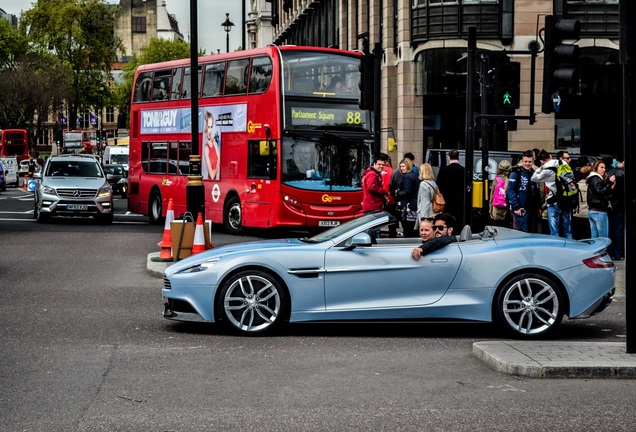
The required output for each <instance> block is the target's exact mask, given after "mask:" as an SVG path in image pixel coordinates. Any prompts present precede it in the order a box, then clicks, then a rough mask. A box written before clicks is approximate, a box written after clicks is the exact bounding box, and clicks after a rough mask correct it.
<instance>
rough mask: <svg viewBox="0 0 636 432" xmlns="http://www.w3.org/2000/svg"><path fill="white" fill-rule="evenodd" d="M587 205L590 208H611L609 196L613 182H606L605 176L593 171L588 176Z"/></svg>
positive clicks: (602, 209)
mask: <svg viewBox="0 0 636 432" xmlns="http://www.w3.org/2000/svg"><path fill="white" fill-rule="evenodd" d="M586 182H587V185H588V186H587V206H588V207H589V209H590V210H600V211H608V210H609V196H610V193H611V191H612V184H611V183H606V182H605V180H603V178H602V177H601V176H600V175H599V174H597V173H595V172H593V173H590V175H589V176H588V177H587V180H586Z"/></svg>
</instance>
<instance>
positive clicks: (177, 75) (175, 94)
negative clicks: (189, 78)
mask: <svg viewBox="0 0 636 432" xmlns="http://www.w3.org/2000/svg"><path fill="white" fill-rule="evenodd" d="M181 71H182V68H181V67H178V68H174V70H173V71H172V90H171V92H170V99H172V100H179V99H181V98H180V96H181Z"/></svg>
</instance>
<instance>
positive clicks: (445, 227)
mask: <svg viewBox="0 0 636 432" xmlns="http://www.w3.org/2000/svg"><path fill="white" fill-rule="evenodd" d="M431 222H432V226H430V228H432V229H433V232H432V235H433V237H431V235H430V231H429V229H430V228H429V227H428V226H427V225H428V224H430V223H431ZM455 223H456V222H455V217H454V216H453V215H451V214H449V213H438V214H436V215H435V217H433V218H432V219H431V218H422V221H421V222H420V238H421V239H422V244H421V245H420V246H419V247H416V248H415V249H413V250H412V251H411V257H413V259H414V260H415V261H417V260H419V259H420V257H421V256H423V255H427V254H429V253H431V252H433V251H436V250H438V249H440V248H442V247H444V246H446V245H448V244H451V243H454V242H456V241H457V237H455V236H454V235H453V229H454V228H455Z"/></svg>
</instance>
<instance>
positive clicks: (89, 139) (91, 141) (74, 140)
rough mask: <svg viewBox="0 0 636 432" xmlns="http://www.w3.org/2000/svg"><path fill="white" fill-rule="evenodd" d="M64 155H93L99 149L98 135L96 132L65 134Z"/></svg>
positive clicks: (81, 131)
mask: <svg viewBox="0 0 636 432" xmlns="http://www.w3.org/2000/svg"><path fill="white" fill-rule="evenodd" d="M62 145H63V147H62V149H63V153H70V154H77V153H86V154H91V153H93V150H96V149H97V133H96V132H95V131H94V130H72V131H65V132H64V141H63V143H62Z"/></svg>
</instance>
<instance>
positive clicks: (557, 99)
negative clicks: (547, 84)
mask: <svg viewBox="0 0 636 432" xmlns="http://www.w3.org/2000/svg"><path fill="white" fill-rule="evenodd" d="M552 103H553V104H554V112H555V113H558V112H559V109H560V108H561V95H560V94H559V91H558V90H557V91H555V92H554V93H552Z"/></svg>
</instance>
